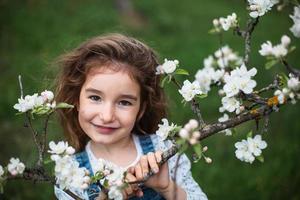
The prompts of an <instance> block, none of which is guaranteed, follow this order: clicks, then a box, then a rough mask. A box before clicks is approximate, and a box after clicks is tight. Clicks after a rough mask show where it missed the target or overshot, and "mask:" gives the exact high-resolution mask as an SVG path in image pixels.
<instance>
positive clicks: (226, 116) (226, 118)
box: [218, 113, 229, 122]
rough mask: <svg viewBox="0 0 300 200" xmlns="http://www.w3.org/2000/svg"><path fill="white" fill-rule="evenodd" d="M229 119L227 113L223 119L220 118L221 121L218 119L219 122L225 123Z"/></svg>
mask: <svg viewBox="0 0 300 200" xmlns="http://www.w3.org/2000/svg"><path fill="white" fill-rule="evenodd" d="M228 119H229V116H228V115H227V114H226V113H224V115H223V116H222V117H220V118H219V119H218V121H219V122H225V121H227V120H228Z"/></svg>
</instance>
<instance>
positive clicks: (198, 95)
mask: <svg viewBox="0 0 300 200" xmlns="http://www.w3.org/2000/svg"><path fill="white" fill-rule="evenodd" d="M196 97H197V98H200V99H203V98H205V97H207V94H197V95H196Z"/></svg>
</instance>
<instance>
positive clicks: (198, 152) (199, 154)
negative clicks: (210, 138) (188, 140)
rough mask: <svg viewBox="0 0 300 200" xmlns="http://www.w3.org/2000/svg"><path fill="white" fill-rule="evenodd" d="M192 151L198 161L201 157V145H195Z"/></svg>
mask: <svg viewBox="0 0 300 200" xmlns="http://www.w3.org/2000/svg"><path fill="white" fill-rule="evenodd" d="M193 149H194V152H195V153H196V155H197V157H198V158H199V159H200V158H201V157H202V145H201V144H200V143H197V144H195V145H193Z"/></svg>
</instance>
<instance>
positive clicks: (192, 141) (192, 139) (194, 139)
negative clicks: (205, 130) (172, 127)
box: [189, 138, 198, 145]
mask: <svg viewBox="0 0 300 200" xmlns="http://www.w3.org/2000/svg"><path fill="white" fill-rule="evenodd" d="M189 142H190V144H191V145H194V144H197V142H198V140H196V138H191V139H190V140H189Z"/></svg>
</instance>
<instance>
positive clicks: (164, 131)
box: [156, 118, 176, 140]
mask: <svg viewBox="0 0 300 200" xmlns="http://www.w3.org/2000/svg"><path fill="white" fill-rule="evenodd" d="M161 121H162V122H163V124H158V127H159V128H158V130H157V131H156V135H158V136H159V137H160V138H161V139H162V140H165V139H167V137H168V135H169V133H170V132H171V131H173V130H174V129H175V128H176V125H174V124H173V123H172V124H171V125H169V122H168V120H167V119H166V118H163V119H162V120H161Z"/></svg>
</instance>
